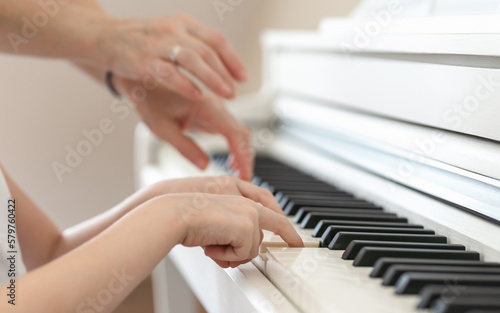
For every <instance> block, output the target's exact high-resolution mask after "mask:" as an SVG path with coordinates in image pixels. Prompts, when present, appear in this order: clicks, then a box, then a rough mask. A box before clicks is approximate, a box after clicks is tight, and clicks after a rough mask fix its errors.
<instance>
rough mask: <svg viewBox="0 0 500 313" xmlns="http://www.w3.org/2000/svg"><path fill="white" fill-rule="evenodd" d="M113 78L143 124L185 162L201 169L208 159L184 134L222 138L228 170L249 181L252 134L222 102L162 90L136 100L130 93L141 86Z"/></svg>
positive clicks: (250, 176)
mask: <svg viewBox="0 0 500 313" xmlns="http://www.w3.org/2000/svg"><path fill="white" fill-rule="evenodd" d="M115 78H116V79H115V85H116V86H117V88H118V90H119V91H120V93H122V94H124V95H126V96H127V97H128V98H129V99H130V100H131V101H133V102H134V104H135V105H136V109H137V112H138V113H139V115H140V116H141V118H142V120H143V121H144V122H145V123H146V125H147V126H148V127H149V129H151V131H152V132H153V133H154V134H155V135H156V136H157V137H158V138H160V139H161V140H164V141H167V142H169V143H170V144H172V145H173V146H174V147H175V148H176V149H177V150H178V151H179V152H180V153H181V154H182V155H184V156H185V157H186V158H187V159H188V160H190V161H191V162H192V163H194V164H196V165H197V166H198V167H199V168H201V169H204V168H205V167H206V166H207V164H208V157H207V156H206V155H205V153H204V152H203V151H202V150H201V149H200V147H199V146H198V145H197V144H196V143H195V142H194V141H193V140H192V139H190V138H189V137H188V136H186V135H185V134H184V131H185V130H193V131H203V132H206V133H211V134H221V135H223V136H224V137H225V138H226V140H227V142H228V145H229V150H230V152H231V154H232V156H233V162H232V164H231V167H232V168H233V169H234V170H236V171H238V173H239V176H240V178H241V179H244V180H247V181H250V180H251V179H252V172H253V162H254V151H253V148H252V145H251V133H250V131H249V130H248V129H246V128H245V127H244V126H243V125H241V124H240V123H239V122H238V121H237V120H236V119H235V118H234V116H232V115H231V113H230V112H229V111H228V109H227V107H226V105H225V103H224V102H223V101H222V99H220V98H219V97H217V96H215V95H213V94H210V93H205V94H204V95H203V96H202V98H201V99H200V100H198V101H193V100H189V99H186V98H184V97H183V96H180V95H179V94H177V93H175V92H173V91H171V90H169V89H166V88H162V87H161V86H158V87H157V88H153V89H151V90H149V91H148V92H147V94H146V96H145V97H144V98H141V99H138V98H137V97H136V96H134V92H133V90H134V87H137V86H142V85H141V84H140V83H137V82H135V81H132V80H129V79H124V78H120V77H115Z"/></svg>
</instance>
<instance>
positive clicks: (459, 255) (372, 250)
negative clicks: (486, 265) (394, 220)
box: [353, 247, 480, 266]
mask: <svg viewBox="0 0 500 313" xmlns="http://www.w3.org/2000/svg"><path fill="white" fill-rule="evenodd" d="M381 257H387V258H401V257H406V258H409V259H451V260H473V261H479V257H480V255H479V253H477V252H475V251H450V250H432V249H408V248H402V249H399V248H379V247H365V248H363V249H361V251H359V253H358V255H357V256H356V258H355V259H354V262H353V265H354V266H373V264H375V262H376V261H377V260H378V259H379V258H381Z"/></svg>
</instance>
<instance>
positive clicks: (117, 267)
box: [0, 199, 186, 313]
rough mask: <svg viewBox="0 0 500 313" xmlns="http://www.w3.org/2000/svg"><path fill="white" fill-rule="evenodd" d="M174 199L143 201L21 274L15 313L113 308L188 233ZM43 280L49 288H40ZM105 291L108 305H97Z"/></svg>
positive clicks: (1, 306) (2, 305) (2, 304)
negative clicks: (63, 252) (69, 248)
mask: <svg viewBox="0 0 500 313" xmlns="http://www.w3.org/2000/svg"><path fill="white" fill-rule="evenodd" d="M167 203H168V204H172V205H168V204H167ZM173 203H174V202H165V201H163V202H162V201H156V199H155V200H153V201H150V202H149V203H147V204H144V205H141V206H140V207H138V208H137V209H136V210H134V211H132V212H130V213H129V214H127V215H125V216H124V217H123V218H121V219H120V220H119V221H117V222H116V223H115V224H114V225H113V226H111V227H109V228H108V229H107V230H106V231H104V232H102V233H101V234H100V235H98V236H97V237H95V238H94V239H93V240H91V241H89V242H87V243H85V244H84V245H82V246H81V247H79V248H77V249H75V250H73V251H72V252H70V253H68V254H66V255H64V256H62V257H60V258H59V259H57V260H55V261H53V262H51V263H49V264H47V265H45V266H43V267H40V268H39V269H37V270H35V271H33V272H30V273H28V274H27V275H25V276H23V277H22V278H20V279H19V280H18V281H17V286H18V288H19V294H22V295H23V296H22V298H20V299H19V300H18V302H17V303H16V309H17V311H16V312H23V313H24V312H40V313H45V312H47V313H49V312H50V313H53V312H75V311H77V312H85V309H88V310H90V309H94V310H96V311H98V312H104V313H105V312H112V311H113V309H114V308H115V307H116V306H117V305H118V304H119V303H120V302H121V301H122V300H123V299H124V298H125V297H126V296H127V295H128V294H129V293H130V292H131V291H132V290H133V289H134V288H135V287H136V286H137V284H138V283H140V282H141V281H142V280H143V279H144V278H145V277H146V276H147V275H148V274H149V273H150V272H151V271H152V270H153V269H154V267H155V266H156V265H157V264H158V263H159V261H160V260H161V259H162V258H163V257H164V256H165V255H166V254H167V253H168V252H169V251H170V250H171V249H172V248H173V247H174V246H175V245H176V244H177V243H179V242H180V241H181V240H182V237H183V236H184V235H185V234H184V232H185V229H186V228H185V225H184V224H183V219H182V218H181V217H180V213H179V211H177V210H176V209H175V208H174V207H175V204H173ZM124 273H125V274H126V275H125V276H124V277H122V278H121V279H119V278H117V277H118V276H123V274H124ZM41 282H45V283H46V284H47V283H48V284H49V285H50V288H45V289H44V291H43V292H40V290H41V288H42V287H41V285H40V284H41ZM51 282H52V283H51ZM5 287H6V286H3V287H2V288H5ZM68 290H70V291H71V292H69V293H68ZM103 291H106V292H109V295H110V297H106V299H105V300H106V302H108V300H109V304H106V305H103V304H104V303H102V302H101V303H99V301H97V303H96V302H94V304H92V300H91V299H94V300H95V298H96V297H97V295H101V293H103ZM61 295H64V297H61ZM2 298H3V300H2V301H0V311H1V312H7V311H8V310H7V308H9V305H8V304H7V300H8V299H7V298H6V295H2ZM93 305H94V307H93ZM95 306H98V308H97V307H95Z"/></svg>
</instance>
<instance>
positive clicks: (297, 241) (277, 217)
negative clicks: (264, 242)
mask: <svg viewBox="0 0 500 313" xmlns="http://www.w3.org/2000/svg"><path fill="white" fill-rule="evenodd" d="M257 210H258V211H259V225H260V227H261V228H262V229H265V230H269V231H272V232H274V233H275V234H277V235H280V237H281V238H282V239H283V240H284V241H285V242H286V243H287V244H288V246H289V247H303V246H304V242H303V241H302V238H300V236H299V234H298V233H297V231H296V230H295V228H294V227H293V225H292V223H291V222H290V221H289V220H288V219H287V218H286V217H285V216H284V215H281V214H279V213H276V212H274V211H272V210H271V209H268V208H266V207H260V208H258V209H257Z"/></svg>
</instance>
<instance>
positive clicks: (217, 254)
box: [205, 244, 251, 262]
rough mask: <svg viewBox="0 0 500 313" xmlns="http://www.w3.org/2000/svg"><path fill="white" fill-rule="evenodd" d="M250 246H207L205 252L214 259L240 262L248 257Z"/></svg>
mask: <svg viewBox="0 0 500 313" xmlns="http://www.w3.org/2000/svg"><path fill="white" fill-rule="evenodd" d="M250 248H251V246H250V245H249V244H246V245H245V244H244V245H235V246H233V245H225V246H207V247H206V248H205V254H206V255H207V256H208V257H210V258H212V259H214V260H219V261H227V262H240V261H241V260H246V259H247V258H248V255H249V254H250Z"/></svg>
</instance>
